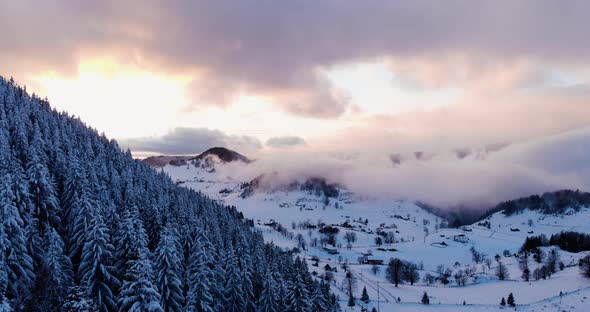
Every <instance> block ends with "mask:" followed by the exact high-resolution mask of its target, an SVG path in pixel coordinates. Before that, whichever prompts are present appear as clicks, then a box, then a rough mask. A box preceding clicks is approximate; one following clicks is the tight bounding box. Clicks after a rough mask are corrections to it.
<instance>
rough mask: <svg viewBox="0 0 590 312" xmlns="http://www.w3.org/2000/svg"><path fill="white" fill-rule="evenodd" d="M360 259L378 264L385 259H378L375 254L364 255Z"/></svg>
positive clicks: (365, 262) (362, 261)
mask: <svg viewBox="0 0 590 312" xmlns="http://www.w3.org/2000/svg"><path fill="white" fill-rule="evenodd" d="M359 260H360V262H361V263H363V264H376V265H381V264H383V260H381V259H377V258H375V257H373V256H362V257H360V258H359Z"/></svg>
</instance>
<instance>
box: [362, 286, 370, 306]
mask: <svg viewBox="0 0 590 312" xmlns="http://www.w3.org/2000/svg"><path fill="white" fill-rule="evenodd" d="M361 301H362V302H364V303H369V294H368V293H367V287H363V293H362V294H361Z"/></svg>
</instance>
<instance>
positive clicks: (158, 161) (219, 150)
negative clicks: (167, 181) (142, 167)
mask: <svg viewBox="0 0 590 312" xmlns="http://www.w3.org/2000/svg"><path fill="white" fill-rule="evenodd" d="M234 161H240V162H243V163H250V162H252V160H250V159H249V158H248V157H246V156H244V155H242V154H240V153H238V152H236V151H232V150H230V149H227V148H225V147H213V148H210V149H208V150H206V151H204V152H203V153H201V154H199V155H197V156H151V157H148V158H146V159H144V160H143V162H144V163H146V164H148V165H150V166H152V167H154V168H162V167H165V166H167V165H172V166H184V165H186V164H187V163H193V164H195V165H196V166H209V167H210V166H212V165H213V164H214V163H216V162H221V163H229V162H234Z"/></svg>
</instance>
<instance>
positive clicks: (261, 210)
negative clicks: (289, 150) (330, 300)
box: [164, 166, 590, 311]
mask: <svg viewBox="0 0 590 312" xmlns="http://www.w3.org/2000/svg"><path fill="white" fill-rule="evenodd" d="M164 170H165V171H166V172H167V173H168V174H170V175H171V176H172V178H173V179H175V180H177V181H180V182H182V183H183V185H185V186H186V187H189V188H192V189H195V190H198V191H201V192H203V193H205V194H207V195H209V196H211V197H213V198H216V199H218V200H221V201H223V202H225V203H227V204H231V205H235V206H236V207H238V209H239V210H240V211H242V212H243V213H244V215H245V216H246V217H247V218H250V219H253V220H254V221H255V225H256V227H257V228H258V229H259V230H260V231H261V232H262V233H263V235H264V237H265V239H266V240H268V241H272V242H274V243H275V244H276V245H278V246H281V247H285V248H294V247H297V246H298V242H297V240H296V236H297V234H301V235H302V237H303V239H304V240H305V242H306V249H305V250H302V252H301V256H302V257H305V258H306V259H307V260H308V264H309V265H310V271H312V272H313V271H315V272H316V273H317V276H318V277H319V276H322V275H324V274H325V270H324V266H325V265H326V264H329V265H330V266H332V267H336V268H337V270H338V272H333V274H334V281H333V290H334V291H335V293H336V294H338V295H339V297H340V299H341V301H342V307H343V310H344V311H360V309H361V307H362V306H363V305H365V304H364V303H362V302H360V300H357V306H356V307H354V308H353V309H351V308H349V307H347V306H346V302H347V300H346V299H347V297H348V296H347V293H346V292H345V291H343V290H344V289H345V288H344V287H343V280H344V277H345V272H344V270H343V269H342V264H343V263H345V262H347V263H348V264H349V267H350V270H351V272H352V273H353V275H354V277H355V280H356V286H355V288H354V291H353V293H354V296H355V297H356V298H359V297H360V295H361V291H362V289H363V287H366V288H367V292H368V294H369V297H370V299H371V301H370V302H369V304H366V305H365V306H366V307H368V308H369V310H370V309H371V308H372V307H374V306H375V307H376V306H377V297H378V294H377V291H378V290H379V299H380V300H379V307H380V309H381V311H500V310H510V309H514V308H508V307H506V308H501V307H500V305H499V302H500V299H501V298H502V297H507V296H508V294H509V293H511V292H512V293H513V294H514V296H515V298H516V303H517V307H516V310H518V311H590V280H588V279H585V278H583V277H582V276H581V275H580V273H579V269H578V267H577V266H576V264H577V262H578V259H579V258H580V257H582V256H584V255H585V254H584V253H580V254H571V253H568V252H564V251H560V257H561V261H563V262H564V264H565V265H566V268H565V269H564V270H563V271H559V272H557V273H556V274H554V275H553V276H552V277H551V278H550V279H547V280H542V279H541V280H539V281H535V280H534V279H532V280H531V281H530V282H525V281H523V280H522V279H521V278H520V276H521V270H520V269H519V266H518V262H517V260H516V259H515V257H513V256H509V257H504V256H502V255H503V252H504V250H508V251H509V253H510V254H513V253H515V252H517V251H518V249H519V248H520V246H521V245H522V243H523V242H524V239H525V238H526V237H527V236H531V235H539V234H545V235H547V236H550V235H551V234H553V233H558V232H561V231H564V230H573V231H578V232H586V233H590V222H588V221H590V209H588V208H586V209H583V210H582V211H580V212H578V213H573V212H572V213H569V214H566V215H562V216H552V215H542V214H538V213H536V212H531V211H527V212H525V213H522V214H517V215H513V216H510V217H506V216H504V215H503V214H501V213H496V214H494V215H492V216H490V217H489V219H488V220H489V221H490V223H491V226H490V228H487V227H484V226H478V225H473V226H469V227H466V229H467V230H463V229H444V228H442V229H441V224H443V223H444V222H445V221H444V220H442V219H440V218H439V217H437V216H435V215H432V214H430V213H428V212H426V211H424V210H423V209H421V208H419V207H418V206H416V205H414V204H413V203H411V202H407V201H397V200H393V199H375V198H361V197H358V196H356V195H354V194H351V193H346V192H344V193H341V194H340V196H339V197H338V198H337V199H334V198H331V199H330V202H329V203H328V205H326V204H325V199H324V198H322V197H318V196H315V195H313V194H309V193H306V192H302V191H293V192H272V193H257V194H255V195H253V196H251V197H248V198H246V199H242V198H240V197H239V194H240V193H241V190H240V185H241V182H243V181H236V180H234V179H232V178H231V177H228V176H222V175H221V174H220V173H219V172H217V171H215V172H212V171H210V170H205V169H202V168H194V167H191V166H182V167H174V166H166V167H165V168H164ZM221 190H225V191H224V192H221V193H220V191H221ZM272 221H274V222H277V223H279V224H281V225H282V226H284V228H286V230H287V231H288V233H285V232H283V233H279V232H277V231H276V230H274V229H273V228H272V227H271V226H269V225H268V224H269V223H271V222H272ZM358 221H363V222H358ZM364 221H367V222H366V224H365V222H364ZM301 222H305V223H309V224H312V225H317V224H318V223H320V222H323V223H325V224H328V225H342V224H349V225H350V226H351V228H346V227H342V226H339V230H340V232H339V233H338V235H337V243H336V249H337V252H338V254H330V253H328V252H327V251H325V250H324V249H323V248H322V246H321V244H319V242H320V238H321V236H322V234H321V233H319V232H318V231H317V229H300V228H299V227H297V226H295V227H293V226H292V224H293V223H295V225H297V224H298V223H301ZM265 224H266V225H265ZM378 228H380V229H381V230H382V231H386V232H392V233H393V235H394V241H395V242H394V243H393V244H384V245H382V246H377V245H375V237H377V234H376V231H377V229H378ZM516 229H518V231H516ZM346 232H353V233H355V234H356V241H355V242H353V243H352V244H350V246H347V242H346V241H345V240H344V234H345V233H346ZM456 235H463V236H465V237H467V238H468V241H466V242H457V241H455V240H454V239H453V238H454V237H455V236H456ZM314 240H317V241H318V245H317V246H311V243H312V242H313V241H314ZM443 242H444V244H442V243H443ZM328 247H331V246H328ZM471 247H475V248H476V249H477V250H478V251H479V252H482V253H485V254H486V255H487V256H488V257H489V258H490V259H492V260H493V261H492V263H491V265H490V267H488V266H487V265H485V264H483V263H480V264H475V263H474V262H473V260H472V255H471V252H470V251H469V249H470V248H471ZM378 248H382V249H385V250H378ZM391 249H395V251H392V250H391ZM367 252H370V253H372V258H373V259H381V260H383V261H384V264H387V262H388V261H389V259H390V258H392V257H397V258H400V259H404V260H408V261H412V262H415V263H416V264H420V265H421V266H422V267H423V269H422V270H420V276H421V278H422V277H423V276H424V275H426V274H427V273H430V274H433V275H436V273H435V270H436V268H437V266H439V265H443V266H445V268H450V269H452V270H453V272H457V271H458V270H465V269H466V268H473V269H474V270H475V272H476V273H475V274H474V275H473V276H472V277H471V278H469V280H468V281H467V284H466V285H465V286H457V285H456V283H455V282H454V281H453V278H452V277H451V280H452V281H453V282H451V283H450V284H448V285H447V286H442V285H441V284H436V285H426V284H425V283H424V282H423V281H422V280H420V281H419V282H418V283H416V284H415V285H413V286H410V285H408V284H401V285H399V287H397V288H396V287H394V286H393V284H391V283H390V282H388V281H387V279H386V277H385V269H386V265H381V266H379V269H380V271H379V272H378V273H377V274H374V273H373V272H372V271H371V268H372V265H366V264H359V257H361V256H362V255H363V253H367ZM496 254H499V255H501V257H500V261H501V262H502V263H504V264H505V265H506V266H507V268H508V271H509V278H507V279H506V280H504V281H500V280H498V278H497V277H496V276H495V274H494V272H495V270H496V266H497V265H498V263H497V261H496V260H495V259H494V257H495V255H496ZM312 257H313V258H318V259H319V262H318V263H317V264H318V266H313V265H312V264H313V263H314V262H315V261H312ZM529 265H530V268H531V271H532V270H534V269H535V268H536V267H537V266H539V264H537V263H535V262H534V261H533V260H532V259H531V260H530V261H529ZM424 292H427V293H428V295H429V297H430V305H423V304H421V303H420V299H421V298H422V295H423V293H424ZM560 292H562V296H561V297H560V296H559V294H560ZM463 302H465V305H463Z"/></svg>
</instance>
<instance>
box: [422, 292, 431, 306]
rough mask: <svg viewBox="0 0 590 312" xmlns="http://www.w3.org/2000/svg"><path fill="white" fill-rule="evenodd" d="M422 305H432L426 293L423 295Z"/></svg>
mask: <svg viewBox="0 0 590 312" xmlns="http://www.w3.org/2000/svg"><path fill="white" fill-rule="evenodd" d="M422 304H430V298H429V297H428V294H427V293H426V292H424V295H422Z"/></svg>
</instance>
